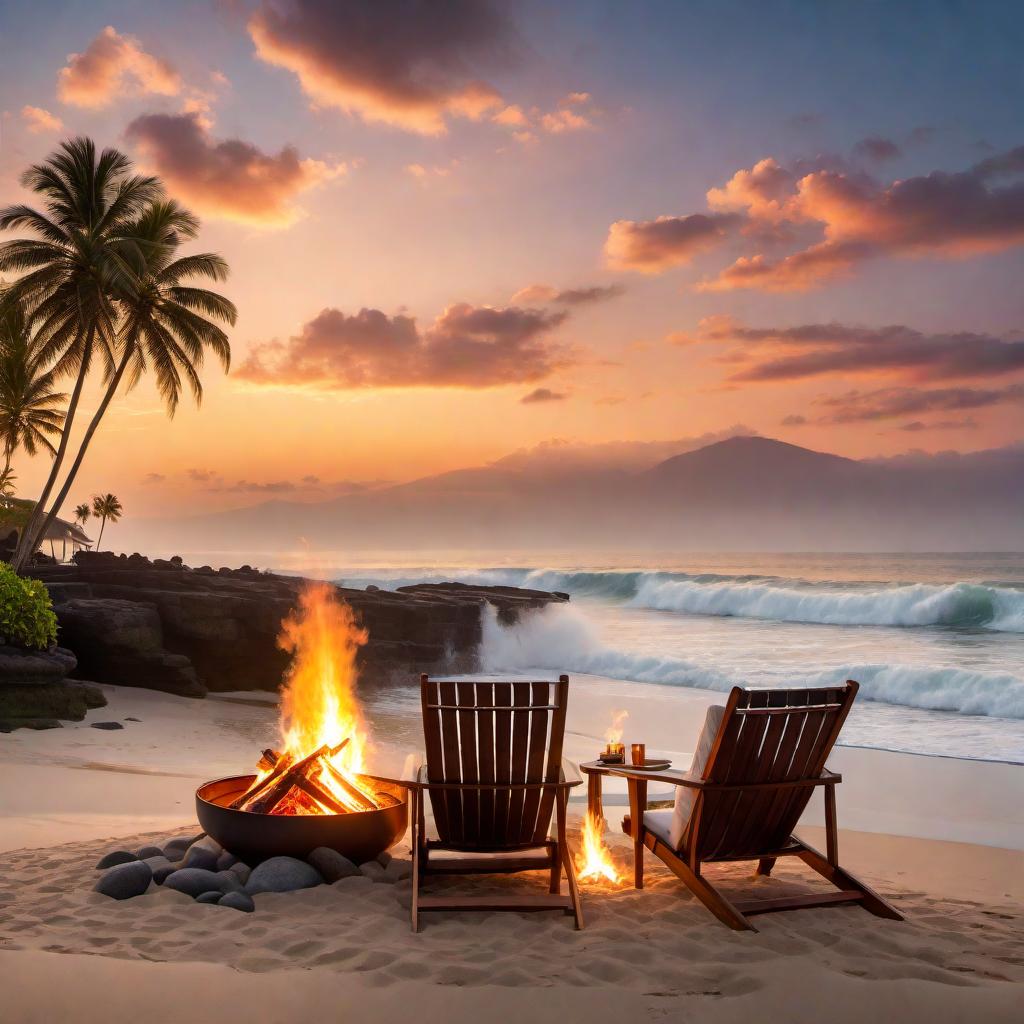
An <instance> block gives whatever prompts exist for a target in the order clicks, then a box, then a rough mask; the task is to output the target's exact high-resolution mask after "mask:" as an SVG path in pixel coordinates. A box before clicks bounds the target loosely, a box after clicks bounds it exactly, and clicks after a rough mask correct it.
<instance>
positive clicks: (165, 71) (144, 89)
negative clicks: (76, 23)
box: [57, 25, 182, 108]
mask: <svg viewBox="0 0 1024 1024" xmlns="http://www.w3.org/2000/svg"><path fill="white" fill-rule="evenodd" d="M181 89H182V81H181V76H180V75H179V74H178V72H177V71H176V70H175V68H174V67H173V65H171V64H170V63H169V62H167V61H166V60H162V59H161V58H159V57H154V56H153V55H152V54H151V53H147V52H146V51H145V50H144V49H143V48H142V44H141V43H140V42H139V40H138V39H136V38H135V37H134V36H128V35H121V34H120V33H119V32H118V31H117V30H116V29H115V28H114V27H113V26H112V25H108V26H107V27H106V28H105V29H103V31H102V32H100V34H99V35H98V36H96V38H95V39H93V41H92V42H91V43H90V44H89V45H88V46H87V47H86V49H85V50H84V52H82V53H72V54H70V55H69V57H68V63H67V66H66V67H63V68H61V70H60V72H59V73H58V75H57V96H58V97H59V98H60V100H61V101H62V102H64V103H70V104H72V105H73V106H76V107H92V108H96V107H105V106H108V105H109V104H110V103H111V102H113V100H115V99H116V98H118V97H119V96H121V95H123V94H125V93H126V92H127V93H129V94H135V95H139V94H144V93H155V94H157V95H159V96H177V95H178V93H180V92H181Z"/></svg>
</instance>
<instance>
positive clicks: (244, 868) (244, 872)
mask: <svg viewBox="0 0 1024 1024" xmlns="http://www.w3.org/2000/svg"><path fill="white" fill-rule="evenodd" d="M228 871H230V872H231V873H232V874H233V875H236V876H237V877H238V880H239V881H240V882H241V883H242V885H245V883H246V882H248V881H249V876H250V875H251V874H252V868H251V867H249V865H248V864H243V863H242V862H241V861H237V862H236V863H234V864H232V865H231V867H229V868H228Z"/></svg>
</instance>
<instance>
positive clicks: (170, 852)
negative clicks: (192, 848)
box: [164, 839, 189, 860]
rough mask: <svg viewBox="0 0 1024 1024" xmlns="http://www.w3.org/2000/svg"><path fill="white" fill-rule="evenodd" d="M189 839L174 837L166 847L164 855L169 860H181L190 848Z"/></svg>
mask: <svg viewBox="0 0 1024 1024" xmlns="http://www.w3.org/2000/svg"><path fill="white" fill-rule="evenodd" d="M188 846H189V840H188V839H172V840H171V841H170V842H169V843H168V844H167V845H166V846H165V847H164V856H165V857H167V858H168V859H169V860H181V859H182V858H183V857H184V856H185V851H186V850H187V849H188Z"/></svg>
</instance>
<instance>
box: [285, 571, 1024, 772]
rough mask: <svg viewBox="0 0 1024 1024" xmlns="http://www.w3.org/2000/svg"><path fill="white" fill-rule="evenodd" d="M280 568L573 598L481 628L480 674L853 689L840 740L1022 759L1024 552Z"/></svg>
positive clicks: (362, 582) (361, 582)
mask: <svg viewBox="0 0 1024 1024" xmlns="http://www.w3.org/2000/svg"><path fill="white" fill-rule="evenodd" d="M273 567H274V568H275V569H276V570H279V571H286V572H303V573H305V574H308V575H312V576H317V577H320V578H323V579H331V580H334V581H335V582H337V583H339V584H342V585H344V586H349V587H360V588H361V587H366V586H368V585H371V584H372V585H375V586H379V587H383V588H396V587H399V586H403V585H406V584H411V583H420V582H442V581H446V580H458V581H462V582H466V583H474V582H475V583H488V584H507V585H512V586H521V587H535V588H537V589H542V590H559V591H564V592H567V593H569V594H570V595H571V601H570V603H569V604H568V605H558V606H551V607H549V608H547V609H545V610H544V611H543V612H540V613H537V614H535V615H533V616H530V617H528V618H527V619H526V620H525V621H523V622H521V623H520V624H518V625H517V626H515V627H511V628H506V627H503V626H502V625H501V624H499V623H498V622H497V620H496V619H494V618H493V617H492V618H490V619H489V620H488V621H486V622H485V628H484V645H483V651H482V656H483V667H484V670H485V671H486V672H488V673H502V672H506V673H524V674H528V673H530V672H531V671H543V672H545V673H548V674H550V673H553V672H569V673H571V674H574V675H587V676H592V677H598V678H603V679H606V680H614V681H617V682H620V683H627V684H628V683H633V684H637V685H640V684H644V685H655V686H657V687H659V688H664V689H665V690H666V691H668V690H670V689H673V688H675V689H684V688H691V689H696V690H709V691H717V692H727V691H728V690H729V689H730V688H731V687H732V686H734V685H749V686H783V685H785V686H815V685H822V684H834V683H839V682H842V681H843V680H845V679H856V680H857V681H858V682H859V683H860V686H861V689H860V696H859V698H858V701H857V704H856V706H855V708H854V711H853V713H852V714H851V716H850V718H849V720H848V722H847V725H846V727H845V729H844V731H843V735H842V740H841V742H842V743H843V744H846V745H853V746H865V747H875V748H881V749H887V750H898V751H905V752H908V753H918V754H931V755H939V756H949V757H964V758H973V759H981V760H995V761H1005V762H1012V763H1024V554H1021V553H1006V554H1003V553H984V554H954V555H950V554H936V555H918V554H915V555H900V554H894V555H886V554H848V555H835V554H827V555H825V554H786V555H779V554H771V555H768V554H765V555H758V554H735V553H733V554H722V555H709V554H695V555H690V554H683V553H677V554H665V555H662V556H659V557H652V556H651V555H649V554H644V555H631V554H629V553H623V554H621V555H616V556H614V557H609V556H608V555H606V554H602V555H601V556H600V557H599V558H597V557H594V556H592V555H591V556H588V555H587V554H586V553H580V552H572V553H568V552H567V553H563V554H561V555H559V556H558V557H552V556H551V554H550V552H547V553H545V554H544V555H543V556H540V555H537V554H531V553H529V552H526V553H523V552H519V553H516V554H515V555H512V556H510V555H507V554H503V555H502V556H500V557H492V558H486V557H485V558H481V557H480V556H479V555H474V556H468V555H466V554H461V553H459V552H442V553H438V554H436V555H434V556H432V557H430V558H424V556H423V554H422V553H394V552H388V553H372V554H367V555H362V556H360V557H359V558H351V557H349V558H344V557H343V556H339V555H337V554H333V555H332V554H323V553H320V554H317V555H315V556H314V555H311V554H310V553H302V554H298V553H296V554H294V555H291V556H283V555H279V556H275V559H274V560H273ZM620 689H621V688H620Z"/></svg>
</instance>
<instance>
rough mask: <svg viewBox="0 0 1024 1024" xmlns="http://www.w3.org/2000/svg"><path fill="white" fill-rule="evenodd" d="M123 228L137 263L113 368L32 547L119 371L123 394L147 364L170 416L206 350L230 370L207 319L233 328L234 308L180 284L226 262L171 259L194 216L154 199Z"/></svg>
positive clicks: (189, 234)
mask: <svg viewBox="0 0 1024 1024" xmlns="http://www.w3.org/2000/svg"><path fill="white" fill-rule="evenodd" d="M127 230H128V233H129V234H130V235H131V237H133V238H134V239H135V240H136V241H137V243H138V245H139V253H140V263H139V266H138V273H137V275H136V277H135V280H134V281H133V282H132V283H131V285H130V287H127V288H125V289H123V290H121V291H119V293H118V304H119V309H120V312H121V314H122V319H121V324H120V327H119V330H118V336H117V345H118V360H117V364H116V367H114V368H113V370H112V372H110V373H109V374H108V379H107V387H106V391H105V392H104V395H103V398H102V399H101V401H100V404H99V406H98V407H97V409H96V412H95V414H94V415H93V418H92V421H91V422H90V423H89V426H88V427H87V429H86V431H85V434H84V436H83V438H82V442H81V444H80V445H79V448H78V454H77V456H76V457H75V461H74V462H73V463H72V465H71V468H70V469H69V470H68V474H67V478H66V479H65V481H64V485H63V486H62V487H61V489H60V492H59V493H58V495H57V497H56V498H55V499H54V502H53V507H52V508H51V509H50V512H49V514H48V515H47V517H46V520H45V521H44V522H43V523H42V524H41V525H40V526H39V528H38V530H37V539H36V543H37V544H38V538H39V537H42V536H44V535H45V532H46V529H47V527H48V526H49V524H50V522H51V521H52V520H53V518H54V516H55V515H56V514H57V511H58V510H59V509H60V507H61V506H62V505H63V503H64V501H65V499H66V498H67V495H68V492H69V491H70V490H71V486H72V484H73V483H74V481H75V477H76V476H77V475H78V470H79V467H80V466H81V465H82V460H83V459H84V458H85V453H86V450H87V449H88V447H89V442H90V441H91V440H92V437H93V434H94V433H95V432H96V428H97V427H98V426H99V423H100V420H101V419H102V418H103V414H104V413H105V412H106V410H107V406H108V405H109V404H110V400H111V399H112V398H113V397H114V394H115V393H116V391H117V389H118V386H119V385H120V383H121V380H122V378H123V377H124V375H125V373H126V372H127V373H128V388H129V390H130V389H131V388H133V387H134V386H135V385H136V384H137V383H138V381H139V379H140V378H141V376H142V375H143V374H144V373H145V372H146V369H147V368H148V367H149V366H152V367H153V372H154V373H155V375H156V385H157V391H158V392H159V393H160V396H161V397H162V398H163V400H164V406H165V408H166V409H167V414H168V415H169V416H174V413H175V411H176V410H177V408H178V403H179V401H180V398H181V389H182V378H184V380H185V382H187V384H188V386H189V389H190V390H191V391H192V394H193V396H194V397H195V400H196V403H197V404H198V403H199V402H201V401H202V397H203V385H202V381H201V380H200V379H199V372H198V371H199V368H200V367H202V364H203V356H204V353H205V350H206V349H207V348H209V349H210V350H212V351H213V352H214V354H215V355H217V356H218V358H219V359H220V361H221V363H222V365H223V366H224V369H225V371H227V370H228V368H229V367H230V365H231V345H230V342H229V341H228V336H227V334H225V333H224V331H223V330H222V329H221V328H220V327H218V326H217V325H216V324H215V323H214V322H213V319H217V320H221V321H223V322H226V323H228V324H234V322H235V320H236V318H237V316H238V312H237V310H236V309H235V307H234V304H233V303H231V302H229V301H228V300H227V299H226V298H224V296H223V295H219V294H218V293H217V292H213V291H209V290H208V289H205V288H195V287H191V286H188V285H186V284H183V283H182V282H183V281H187V280H188V279H189V278H195V277H206V278H210V279H212V280H214V281H223V280H225V279H226V278H227V276H228V266H227V263H226V262H225V261H224V259H223V258H222V257H220V256H218V255H216V254H215V253H200V254H197V255H193V256H178V255H177V250H178V246H179V245H180V243H181V241H182V240H183V239H192V238H195V236H196V235H197V234H198V232H199V222H198V221H197V220H196V218H195V217H194V216H193V215H192V214H191V213H189V212H188V211H187V210H185V209H183V208H182V207H181V206H179V205H178V204H177V203H176V202H174V200H161V201H156V202H152V203H150V204H149V205H148V206H147V207H146V208H145V209H144V210H143V212H142V214H141V215H140V216H139V217H138V219H137V220H135V221H134V222H133V223H131V224H130V225H128V226H127ZM210 318H213V319H210ZM30 550H34V548H32V549H30Z"/></svg>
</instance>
